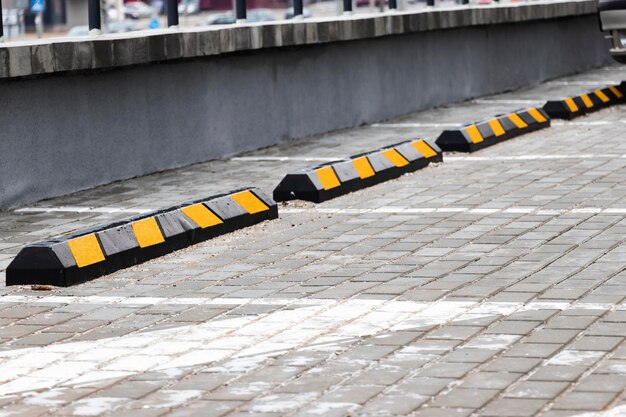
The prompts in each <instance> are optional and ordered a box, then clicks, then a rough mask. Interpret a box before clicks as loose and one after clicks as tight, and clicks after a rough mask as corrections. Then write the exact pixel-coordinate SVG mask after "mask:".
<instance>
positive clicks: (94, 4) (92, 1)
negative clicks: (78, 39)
mask: <svg viewBox="0 0 626 417" xmlns="http://www.w3.org/2000/svg"><path fill="white" fill-rule="evenodd" d="M87 8H88V13H89V34H90V35H99V34H100V32H101V29H102V27H101V23H100V0H88V3H87Z"/></svg>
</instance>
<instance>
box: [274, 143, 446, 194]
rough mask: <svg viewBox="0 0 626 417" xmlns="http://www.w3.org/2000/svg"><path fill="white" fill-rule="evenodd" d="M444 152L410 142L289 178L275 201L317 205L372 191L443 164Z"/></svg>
mask: <svg viewBox="0 0 626 417" xmlns="http://www.w3.org/2000/svg"><path fill="white" fill-rule="evenodd" d="M442 158H443V156H442V153H441V149H439V147H437V145H435V144H434V143H432V142H431V141H428V140H424V139H417V140H412V141H406V142H402V143H398V144H395V145H391V146H389V147H385V148H382V149H378V150H376V151H373V152H368V153H364V154H359V155H355V156H351V157H350V158H348V159H344V160H340V161H335V162H330V163H327V164H323V165H319V166H317V167H315V168H312V169H306V170H303V171H300V172H296V173H291V174H287V175H286V176H285V178H283V180H282V181H281V182H280V184H278V186H277V187H276V189H275V190H274V200H276V201H287V200H307V201H312V202H314V203H321V202H322V201H326V200H330V199H332V198H335V197H337V196H340V195H343V194H347V193H350V192H352V191H356V190H360V189H362V188H366V187H370V186H372V185H374V184H378V183H381V182H383V181H388V180H390V179H393V178H398V177H399V176H401V175H403V174H405V173H407V172H413V171H415V170H418V169H420V168H424V167H425V166H427V165H428V164H430V163H431V162H442V160H443V159H442Z"/></svg>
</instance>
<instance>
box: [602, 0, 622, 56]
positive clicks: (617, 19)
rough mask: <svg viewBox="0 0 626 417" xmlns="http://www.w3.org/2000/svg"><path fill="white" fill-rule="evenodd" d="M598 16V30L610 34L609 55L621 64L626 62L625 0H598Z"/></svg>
mask: <svg viewBox="0 0 626 417" xmlns="http://www.w3.org/2000/svg"><path fill="white" fill-rule="evenodd" d="M598 17H599V18H600V30H602V31H605V32H609V34H610V39H611V46H612V47H611V48H610V49H609V53H610V54H611V57H612V58H613V59H614V60H616V61H617V62H619V63H621V64H626V1H624V0H599V2H598Z"/></svg>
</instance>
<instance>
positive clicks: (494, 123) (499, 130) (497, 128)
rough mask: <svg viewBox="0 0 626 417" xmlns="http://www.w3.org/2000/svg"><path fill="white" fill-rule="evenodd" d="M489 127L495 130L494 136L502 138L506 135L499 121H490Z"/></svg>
mask: <svg viewBox="0 0 626 417" xmlns="http://www.w3.org/2000/svg"><path fill="white" fill-rule="evenodd" d="M489 127H490V128H491V130H493V134H494V135H496V136H502V135H504V133H505V132H504V129H503V128H502V125H501V124H500V121H499V120H498V119H491V120H489Z"/></svg>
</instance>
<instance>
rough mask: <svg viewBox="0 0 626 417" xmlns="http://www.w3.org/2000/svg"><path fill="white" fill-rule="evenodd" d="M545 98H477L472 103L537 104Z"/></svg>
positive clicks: (543, 101)
mask: <svg viewBox="0 0 626 417" xmlns="http://www.w3.org/2000/svg"><path fill="white" fill-rule="evenodd" d="M545 102H546V100H545V99H527V100H514V99H489V98H478V99H475V100H472V103H476V104H537V103H545Z"/></svg>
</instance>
